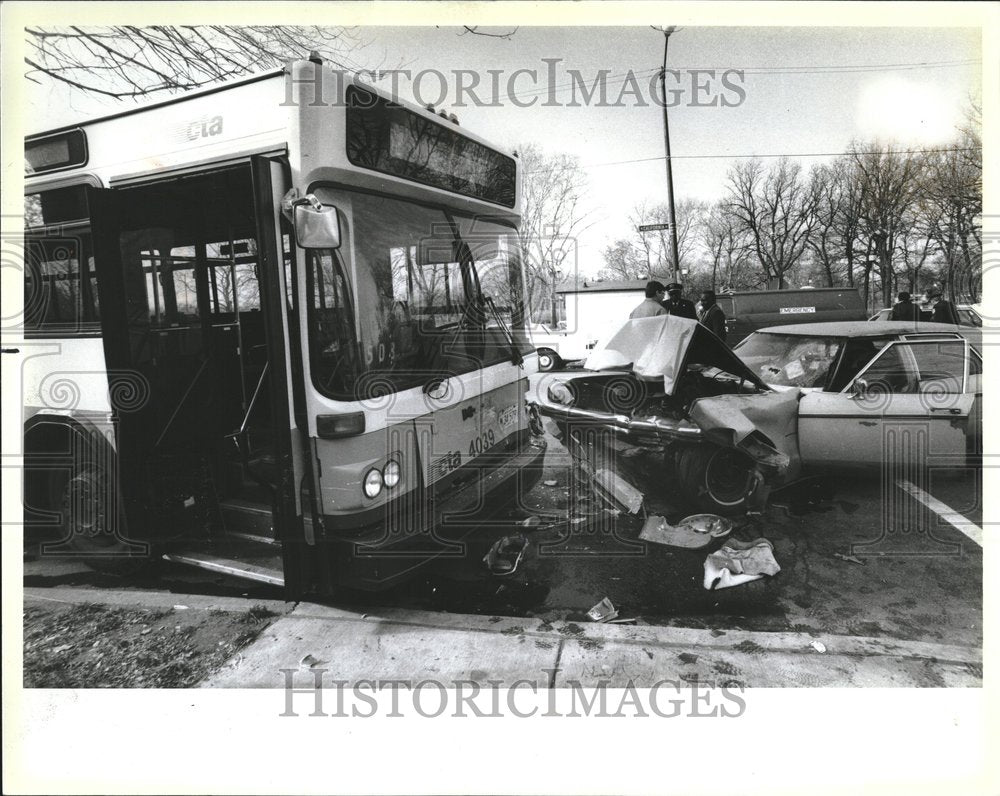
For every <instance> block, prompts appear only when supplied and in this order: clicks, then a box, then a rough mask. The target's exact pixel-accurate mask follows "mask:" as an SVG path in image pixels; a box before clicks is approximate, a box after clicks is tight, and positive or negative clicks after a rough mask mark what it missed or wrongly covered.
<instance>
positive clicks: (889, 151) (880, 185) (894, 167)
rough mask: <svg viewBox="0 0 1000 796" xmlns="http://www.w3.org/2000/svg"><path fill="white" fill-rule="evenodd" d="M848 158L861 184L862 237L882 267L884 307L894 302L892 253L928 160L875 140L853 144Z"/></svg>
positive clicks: (866, 290) (867, 273) (867, 272)
mask: <svg viewBox="0 0 1000 796" xmlns="http://www.w3.org/2000/svg"><path fill="white" fill-rule="evenodd" d="M848 158H849V159H850V161H851V163H852V165H853V167H854V177H855V179H857V180H858V182H859V187H860V191H861V203H860V207H859V210H860V212H859V215H858V218H859V222H860V224H859V234H860V236H861V237H862V238H863V239H864V240H865V241H866V249H867V251H868V253H869V258H872V257H874V265H877V266H878V276H879V282H880V285H881V293H882V296H881V297H882V306H884V307H888V306H890V304H891V303H892V287H893V283H894V281H895V274H894V271H893V260H892V253H893V251H894V250H895V249H896V247H897V245H898V243H899V240H900V236H901V235H903V233H904V227H905V225H906V223H907V220H908V218H909V213H910V211H911V210H912V208H913V207H914V204H915V202H916V199H917V195H918V191H919V190H920V185H921V176H922V173H923V170H924V164H925V159H924V158H923V157H922V156H921V155H920V154H919V153H914V152H911V151H906V150H902V149H901V148H900V147H898V146H897V145H895V144H883V143H882V142H879V141H875V142H872V143H869V144H857V143H855V144H852V145H851V148H850V150H849V151H848ZM868 263H869V265H868V267H866V270H865V281H864V299H865V301H866V302H867V301H868V296H869V290H870V281H869V277H870V273H871V270H870V265H871V260H870V259H869V261H868Z"/></svg>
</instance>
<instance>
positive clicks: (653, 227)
mask: <svg viewBox="0 0 1000 796" xmlns="http://www.w3.org/2000/svg"><path fill="white" fill-rule="evenodd" d="M665 229H670V225H669V224H645V225H643V226H641V227H639V232H659V231H660V230H665Z"/></svg>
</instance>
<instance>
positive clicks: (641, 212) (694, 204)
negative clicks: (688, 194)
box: [629, 199, 707, 278]
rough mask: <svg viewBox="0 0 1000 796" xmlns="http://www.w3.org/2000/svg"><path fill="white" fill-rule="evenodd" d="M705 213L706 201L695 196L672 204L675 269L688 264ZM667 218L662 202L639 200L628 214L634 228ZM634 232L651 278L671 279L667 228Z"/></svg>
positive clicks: (667, 213)
mask: <svg viewBox="0 0 1000 796" xmlns="http://www.w3.org/2000/svg"><path fill="white" fill-rule="evenodd" d="M706 212H707V206H706V204H705V203H704V202H699V201H697V200H695V199H681V200H680V201H679V202H677V204H676V205H675V207H674V217H675V218H676V220H677V255H678V257H679V258H680V264H679V266H678V269H677V270H680V268H687V267H689V266H690V265H691V264H692V263H691V261H692V259H693V256H694V252H695V251H696V249H697V246H698V238H699V236H700V231H701V226H702V224H703V223H704V218H705V213H706ZM669 217H670V215H669V211H668V209H667V205H666V204H664V203H659V204H649V203H647V202H640V203H639V204H637V205H636V206H635V207H634V208H633V210H632V212H631V214H629V223H630V224H631V225H632V227H633V228H634V229H636V230H638V228H639V227H640V226H644V225H647V224H665V223H666V222H667V219H668V218H669ZM636 235H637V236H638V238H637V239H638V240H639V245H640V246H641V248H642V250H643V251H644V252H645V254H646V259H647V261H648V263H649V268H648V272H649V273H650V274H651V275H652V276H655V277H664V278H672V277H673V273H674V263H673V257H672V255H671V248H670V231H669V230H665V229H664V230H658V231H655V232H645V233H640V232H638V231H637V232H636Z"/></svg>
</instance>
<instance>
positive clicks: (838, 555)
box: [833, 553, 865, 564]
mask: <svg viewBox="0 0 1000 796" xmlns="http://www.w3.org/2000/svg"><path fill="white" fill-rule="evenodd" d="M833 557H834V558H839V559H840V560H841V561H850V562H851V563H852V564H864V563H865V562H864V561H862V560H861V559H860V558H855V557H854V556H845V555H844V554H843V553H834V554H833Z"/></svg>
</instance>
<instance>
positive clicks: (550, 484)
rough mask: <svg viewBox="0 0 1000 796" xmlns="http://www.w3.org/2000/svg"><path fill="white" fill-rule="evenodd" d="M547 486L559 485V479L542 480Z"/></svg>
mask: <svg viewBox="0 0 1000 796" xmlns="http://www.w3.org/2000/svg"><path fill="white" fill-rule="evenodd" d="M542 483H543V484H544V485H545V486H559V482H558V481H542Z"/></svg>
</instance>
